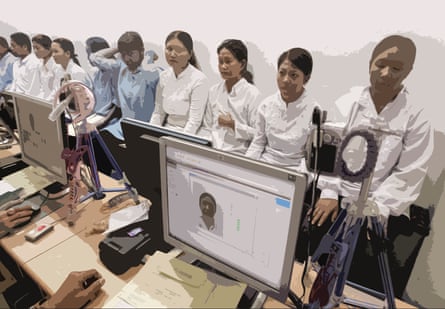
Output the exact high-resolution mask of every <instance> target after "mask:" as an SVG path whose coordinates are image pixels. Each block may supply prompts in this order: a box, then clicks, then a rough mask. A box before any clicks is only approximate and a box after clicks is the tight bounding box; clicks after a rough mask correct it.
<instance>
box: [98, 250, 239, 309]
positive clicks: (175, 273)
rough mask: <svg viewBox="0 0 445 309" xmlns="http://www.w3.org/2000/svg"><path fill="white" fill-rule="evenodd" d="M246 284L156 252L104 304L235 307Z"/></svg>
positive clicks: (142, 306) (144, 306)
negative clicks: (117, 292)
mask: <svg viewBox="0 0 445 309" xmlns="http://www.w3.org/2000/svg"><path fill="white" fill-rule="evenodd" d="M246 287H247V286H246V284H245V283H240V282H238V281H234V280H230V279H227V278H224V277H221V276H220V275H217V274H215V273H212V272H207V271H205V270H203V269H201V268H199V267H196V266H193V265H191V264H188V263H186V262H184V261H181V260H179V259H176V258H173V257H172V256H171V255H169V254H166V253H163V252H160V251H157V252H156V253H155V254H154V255H153V256H152V257H150V259H149V260H148V262H147V264H146V265H145V266H144V267H143V268H141V269H140V270H139V272H138V273H137V274H136V276H135V277H134V278H133V280H132V281H130V282H129V283H128V284H127V285H126V286H125V287H124V288H123V289H122V290H121V291H120V292H119V294H117V295H116V296H115V297H114V298H113V299H111V300H110V302H108V303H107V304H106V305H105V307H107V308H113V307H116V306H117V305H119V304H120V305H122V304H123V303H125V304H129V305H131V306H132V308H170V307H176V308H236V306H237V305H238V303H239V300H240V299H241V296H242V295H243V293H244V290H245V289H246Z"/></svg>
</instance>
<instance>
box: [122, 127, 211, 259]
mask: <svg viewBox="0 0 445 309" xmlns="http://www.w3.org/2000/svg"><path fill="white" fill-rule="evenodd" d="M121 125H122V131H123V133H124V137H125V144H126V147H127V149H126V152H127V154H128V160H125V162H122V163H120V164H121V165H122V169H123V170H124V171H125V172H126V174H127V177H128V179H129V180H130V182H131V184H132V185H133V186H134V187H135V188H136V189H137V190H138V193H139V194H141V195H142V196H144V197H146V198H148V199H149V200H150V201H151V203H152V206H151V208H150V213H149V224H150V234H151V236H152V240H151V245H150V246H151V247H152V248H153V252H154V251H155V250H160V251H163V252H168V251H169V250H170V249H171V248H172V246H171V245H170V244H168V243H166V242H165V241H164V238H163V232H162V222H163V220H162V209H161V201H162V199H161V175H160V170H159V166H160V161H159V138H160V137H162V136H173V137H176V138H179V139H181V140H186V141H189V142H192V143H195V144H199V145H203V146H207V147H210V146H211V142H210V141H209V140H207V139H204V138H201V137H199V136H196V135H189V134H185V133H183V132H179V131H175V130H171V129H168V128H165V127H161V126H157V125H153V124H150V123H147V122H143V121H139V120H135V119H130V118H125V119H123V120H122V122H121Z"/></svg>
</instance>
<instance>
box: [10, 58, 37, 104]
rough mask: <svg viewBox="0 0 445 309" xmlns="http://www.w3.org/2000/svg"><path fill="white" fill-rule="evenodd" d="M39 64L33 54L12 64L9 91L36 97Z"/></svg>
mask: <svg viewBox="0 0 445 309" xmlns="http://www.w3.org/2000/svg"><path fill="white" fill-rule="evenodd" d="M39 64H40V61H39V59H38V58H37V57H36V55H34V53H30V54H29V55H28V56H26V57H25V58H23V59H21V58H19V59H18V60H17V61H16V62H14V65H13V68H12V72H13V82H12V86H11V91H13V92H18V93H24V94H28V95H31V96H35V97H37V96H38V95H39V92H40V79H39V73H38V68H39Z"/></svg>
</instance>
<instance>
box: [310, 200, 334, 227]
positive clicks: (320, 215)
mask: <svg viewBox="0 0 445 309" xmlns="http://www.w3.org/2000/svg"><path fill="white" fill-rule="evenodd" d="M337 215H338V201H337V200H336V199H328V198H326V199H319V200H318V201H317V203H316V204H315V209H314V215H313V217H312V222H311V223H312V224H314V225H318V226H321V225H322V224H323V223H324V222H325V221H326V219H327V218H328V217H329V216H331V221H332V222H334V220H335V219H336V218H337Z"/></svg>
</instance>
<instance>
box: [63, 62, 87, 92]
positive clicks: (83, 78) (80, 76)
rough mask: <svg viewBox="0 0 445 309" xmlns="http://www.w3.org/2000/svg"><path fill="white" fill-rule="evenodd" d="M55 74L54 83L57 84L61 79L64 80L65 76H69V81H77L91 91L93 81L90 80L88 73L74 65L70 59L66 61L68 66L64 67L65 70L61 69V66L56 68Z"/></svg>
mask: <svg viewBox="0 0 445 309" xmlns="http://www.w3.org/2000/svg"><path fill="white" fill-rule="evenodd" d="M56 68H57V69H56V74H55V78H56V80H55V83H56V84H59V87H60V81H61V79H62V78H64V76H65V74H69V75H70V77H71V80H77V81H80V82H82V83H83V84H85V85H86V86H88V87H89V88H90V89H91V90H93V81H92V80H91V78H90V76H89V75H88V73H87V72H86V71H85V70H84V69H83V68H82V67H81V66H79V65H78V64H76V63H75V62H74V61H73V60H72V59H70V60H69V61H68V65H67V66H66V70H64V69H63V67H62V66H58V67H56ZM59 87H58V88H59Z"/></svg>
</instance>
